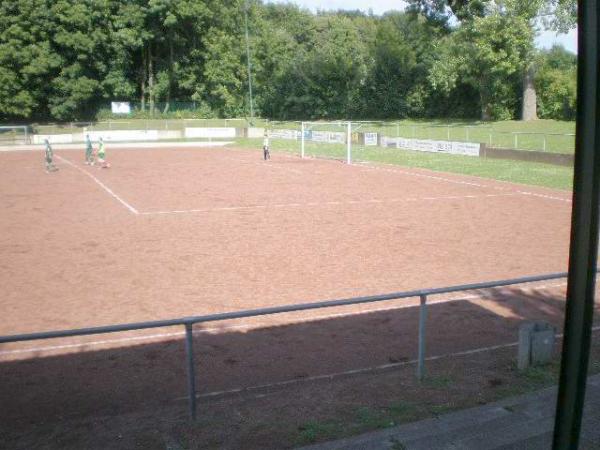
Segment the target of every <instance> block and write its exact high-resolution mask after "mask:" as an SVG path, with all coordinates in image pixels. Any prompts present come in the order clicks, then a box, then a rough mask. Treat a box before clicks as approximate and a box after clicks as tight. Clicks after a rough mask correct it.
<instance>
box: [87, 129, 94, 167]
mask: <svg viewBox="0 0 600 450" xmlns="http://www.w3.org/2000/svg"><path fill="white" fill-rule="evenodd" d="M85 164H90V165H94V155H93V149H92V141H91V140H90V135H89V134H88V135H86V136H85Z"/></svg>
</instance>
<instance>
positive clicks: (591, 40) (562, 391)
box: [553, 0, 600, 450]
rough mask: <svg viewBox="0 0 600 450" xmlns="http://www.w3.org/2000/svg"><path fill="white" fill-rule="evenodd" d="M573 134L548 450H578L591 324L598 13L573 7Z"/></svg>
mask: <svg viewBox="0 0 600 450" xmlns="http://www.w3.org/2000/svg"><path fill="white" fill-rule="evenodd" d="M578 6H579V8H578V11H577V15H578V18H577V22H578V55H577V62H578V66H577V124H576V127H577V133H576V136H575V170H574V172H575V178H574V182H573V210H572V212H571V246H570V251H569V277H568V282H567V304H566V311H565V326H564V341H563V349H562V360H561V367H560V381H559V386H558V399H557V404H556V418H555V423H554V440H553V449H554V450H559V449H560V450H563V449H565V450H566V449H577V448H578V445H579V434H580V432H581V418H582V414H583V405H584V400H585V387H586V382H587V369H588V360H589V355H590V342H591V334H592V324H593V318H594V291H595V281H596V263H597V257H598V253H597V252H598V213H599V208H598V202H599V201H600V195H599V191H600V124H599V122H598V121H599V120H600V114H599V111H598V110H599V109H600V108H599V107H600V97H599V94H600V92H599V89H598V82H599V81H600V76H599V68H600V65H599V57H598V52H599V51H600V45H599V42H598V23H599V22H600V10H599V9H598V4H597V2H596V0H580V1H579V2H578Z"/></svg>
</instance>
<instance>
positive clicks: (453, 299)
mask: <svg viewBox="0 0 600 450" xmlns="http://www.w3.org/2000/svg"><path fill="white" fill-rule="evenodd" d="M566 285H567V283H566V282H562V283H552V284H542V285H535V284H533V285H531V284H528V285H527V286H524V287H523V288H522V289H521V291H527V290H532V289H551V288H555V287H564V286H566ZM476 299H485V295H481V294H478V295H477V294H471V295H455V296H450V297H447V298H441V299H438V300H431V299H429V300H428V301H427V305H437V304H443V303H451V302H458V301H469V300H476ZM390 301H393V300H390ZM415 301H417V300H415ZM418 306H419V305H418V304H409V305H398V306H392V307H389V306H387V307H379V308H369V309H363V310H360V311H351V312H344V313H333V314H321V315H315V316H310V317H302V318H298V319H295V320H293V321H289V322H286V323H288V324H296V323H308V322H314V321H318V320H328V319H335V318H340V317H352V316H357V315H360V314H369V313H374V312H386V311H395V310H399V309H408V308H415V307H418ZM289 314H294V313H289ZM271 325H273V324H271ZM265 326H266V325H265V324H262V325H261V324H249V323H246V324H238V325H228V326H225V327H213V328H202V329H200V330H193V334H198V335H199V334H210V333H220V332H223V331H227V330H239V329H248V328H261V327H265ZM183 336H185V332H184V331H177V332H173V333H156V334H151V335H145V336H132V337H126V338H118V339H104V340H99V341H90V342H79V343H74V344H64V345H51V346H43V347H32V348H25V349H18V350H4V351H0V356H2V355H15V354H22V353H36V352H44V351H47V352H48V351H56V350H65V349H72V348H85V347H94V346H98V345H105V344H113V345H114V344H121V343H126V342H136V341H149V340H155V339H156V340H161V339H165V338H177V337H183Z"/></svg>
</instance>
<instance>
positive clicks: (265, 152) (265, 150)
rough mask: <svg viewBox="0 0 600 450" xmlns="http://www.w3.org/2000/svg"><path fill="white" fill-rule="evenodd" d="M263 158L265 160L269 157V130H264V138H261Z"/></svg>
mask: <svg viewBox="0 0 600 450" xmlns="http://www.w3.org/2000/svg"><path fill="white" fill-rule="evenodd" d="M263 158H264V159H265V161H266V160H267V159H271V153H270V152H269V131H268V130H265V138H264V139H263Z"/></svg>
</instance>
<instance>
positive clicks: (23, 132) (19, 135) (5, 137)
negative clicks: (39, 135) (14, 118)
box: [0, 125, 31, 145]
mask: <svg viewBox="0 0 600 450" xmlns="http://www.w3.org/2000/svg"><path fill="white" fill-rule="evenodd" d="M30 143H31V132H30V130H29V127H28V126H27V125H1V126H0V145H14V144H30Z"/></svg>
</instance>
